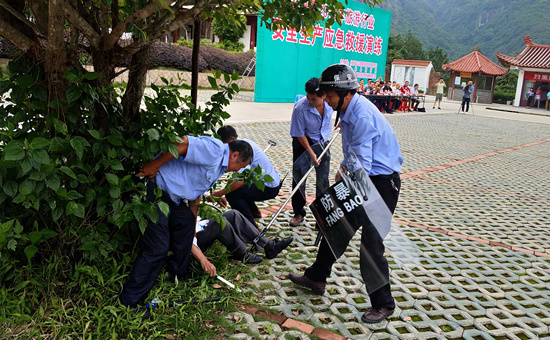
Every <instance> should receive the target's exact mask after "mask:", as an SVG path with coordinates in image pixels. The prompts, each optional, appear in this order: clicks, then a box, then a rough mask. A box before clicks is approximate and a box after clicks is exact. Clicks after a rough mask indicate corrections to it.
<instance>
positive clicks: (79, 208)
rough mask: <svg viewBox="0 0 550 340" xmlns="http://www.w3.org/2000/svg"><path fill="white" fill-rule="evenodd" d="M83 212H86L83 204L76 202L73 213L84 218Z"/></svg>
mask: <svg viewBox="0 0 550 340" xmlns="http://www.w3.org/2000/svg"><path fill="white" fill-rule="evenodd" d="M85 213H86V212H85V210H84V206H83V205H82V204H77V208H76V211H75V212H74V215H75V216H76V217H80V218H84V215H85Z"/></svg>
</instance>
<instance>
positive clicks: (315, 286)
mask: <svg viewBox="0 0 550 340" xmlns="http://www.w3.org/2000/svg"><path fill="white" fill-rule="evenodd" d="M288 279H289V280H290V281H292V282H294V283H295V284H297V285H298V286H302V287H306V288H309V289H311V291H312V292H314V293H315V294H318V295H323V294H324V293H325V287H326V286H327V284H326V283H325V282H316V281H313V280H312V279H310V278H309V277H307V276H305V275H298V274H294V273H290V274H288Z"/></svg>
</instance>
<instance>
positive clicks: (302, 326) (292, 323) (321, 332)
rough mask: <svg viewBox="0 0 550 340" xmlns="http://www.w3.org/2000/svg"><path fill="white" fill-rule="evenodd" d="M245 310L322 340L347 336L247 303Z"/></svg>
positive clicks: (342, 339)
mask: <svg viewBox="0 0 550 340" xmlns="http://www.w3.org/2000/svg"><path fill="white" fill-rule="evenodd" d="M243 312H245V313H247V314H250V315H252V316H259V317H262V318H264V319H268V320H271V321H273V322H275V323H277V324H278V325H279V326H281V328H284V329H290V328H296V329H298V330H299V331H300V332H302V333H305V334H313V335H315V336H316V337H318V338H319V339H322V340H346V337H345V336H342V335H339V334H336V333H333V332H330V331H328V330H326V329H323V328H319V327H314V326H312V325H310V324H307V323H304V322H300V321H296V320H294V319H292V318H287V317H286V316H283V315H280V314H275V313H270V312H266V311H263V310H261V309H259V308H258V307H254V306H252V305H248V304H245V308H244V311H243Z"/></svg>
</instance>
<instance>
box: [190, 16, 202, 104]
mask: <svg viewBox="0 0 550 340" xmlns="http://www.w3.org/2000/svg"><path fill="white" fill-rule="evenodd" d="M200 46H201V22H200V20H199V19H195V23H194V26H193V52H192V53H193V54H192V55H191V103H193V105H195V107H196V106H197V97H198V89H199V49H200Z"/></svg>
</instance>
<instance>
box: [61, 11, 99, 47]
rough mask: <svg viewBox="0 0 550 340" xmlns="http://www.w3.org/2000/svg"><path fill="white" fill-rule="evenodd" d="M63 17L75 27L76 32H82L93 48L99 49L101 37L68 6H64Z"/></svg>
mask: <svg viewBox="0 0 550 340" xmlns="http://www.w3.org/2000/svg"><path fill="white" fill-rule="evenodd" d="M64 12H65V17H66V18H67V20H68V21H69V23H71V25H73V26H75V28H76V29H77V30H79V31H80V32H82V34H84V36H85V37H86V39H88V41H89V42H90V44H91V45H92V46H94V47H96V48H97V47H99V43H100V40H101V37H100V36H99V34H97V32H96V31H95V30H94V29H93V27H92V26H91V25H90V24H89V23H88V22H87V21H86V20H85V19H84V18H83V17H82V16H81V15H80V14H79V13H78V12H77V11H76V10H75V9H74V7H73V6H71V5H70V4H66V5H65V6H64Z"/></svg>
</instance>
